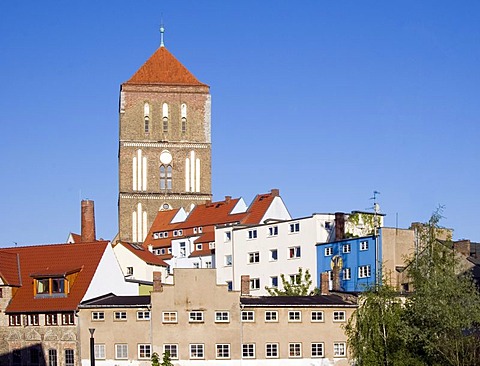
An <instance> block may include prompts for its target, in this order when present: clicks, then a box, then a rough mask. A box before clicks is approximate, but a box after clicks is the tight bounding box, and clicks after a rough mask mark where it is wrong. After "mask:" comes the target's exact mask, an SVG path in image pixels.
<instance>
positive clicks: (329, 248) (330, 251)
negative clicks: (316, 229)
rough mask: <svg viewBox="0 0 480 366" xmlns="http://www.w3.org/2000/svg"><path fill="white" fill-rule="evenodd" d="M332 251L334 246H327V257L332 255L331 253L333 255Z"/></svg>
mask: <svg viewBox="0 0 480 366" xmlns="http://www.w3.org/2000/svg"><path fill="white" fill-rule="evenodd" d="M332 251H333V249H332V247H326V248H325V257H329V256H331V255H332Z"/></svg>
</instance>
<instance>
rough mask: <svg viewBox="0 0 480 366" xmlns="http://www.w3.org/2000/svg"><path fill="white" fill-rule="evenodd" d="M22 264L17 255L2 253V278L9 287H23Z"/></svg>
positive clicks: (0, 265)
mask: <svg viewBox="0 0 480 366" xmlns="http://www.w3.org/2000/svg"><path fill="white" fill-rule="evenodd" d="M19 265H20V262H19V260H18V256H17V254H16V253H9V252H6V251H3V250H1V251H0V278H1V279H2V281H3V282H4V283H5V284H6V285H9V286H15V287H18V286H21V285H22V280H21V278H20V268H19Z"/></svg>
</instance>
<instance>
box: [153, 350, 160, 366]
mask: <svg viewBox="0 0 480 366" xmlns="http://www.w3.org/2000/svg"><path fill="white" fill-rule="evenodd" d="M151 361H152V366H160V358H159V357H158V353H157V352H153V353H152V358H151Z"/></svg>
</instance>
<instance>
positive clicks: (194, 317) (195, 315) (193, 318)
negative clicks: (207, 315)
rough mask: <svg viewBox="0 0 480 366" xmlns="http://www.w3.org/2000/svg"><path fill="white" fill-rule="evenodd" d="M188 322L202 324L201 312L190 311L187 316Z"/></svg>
mask: <svg viewBox="0 0 480 366" xmlns="http://www.w3.org/2000/svg"><path fill="white" fill-rule="evenodd" d="M188 321H189V322H190V323H198V322H203V311H191V312H190V313H189V314H188Z"/></svg>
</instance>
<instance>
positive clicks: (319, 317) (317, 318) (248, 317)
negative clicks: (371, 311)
mask: <svg viewBox="0 0 480 366" xmlns="http://www.w3.org/2000/svg"><path fill="white" fill-rule="evenodd" d="M241 318H242V322H254V321H255V312H254V311H253V310H246V311H242V313H241ZM345 320H346V314H345V311H343V310H339V311H334V312H333V321H334V322H344V321H345ZM265 321H266V322H277V321H278V311H276V310H267V311H265ZM288 321H289V322H301V321H302V311H301V310H290V311H289V312H288ZM310 321H311V322H323V321H324V313H323V311H311V312H310Z"/></svg>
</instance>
